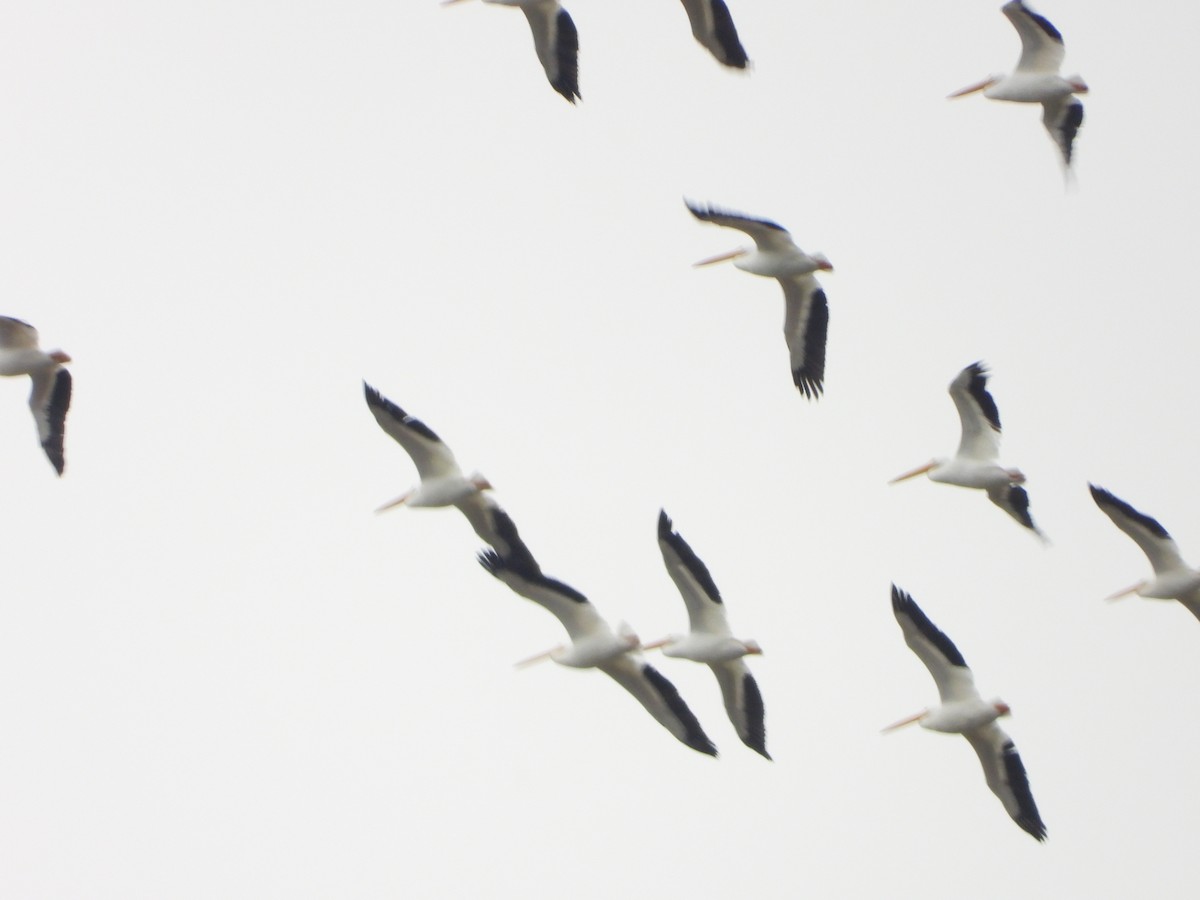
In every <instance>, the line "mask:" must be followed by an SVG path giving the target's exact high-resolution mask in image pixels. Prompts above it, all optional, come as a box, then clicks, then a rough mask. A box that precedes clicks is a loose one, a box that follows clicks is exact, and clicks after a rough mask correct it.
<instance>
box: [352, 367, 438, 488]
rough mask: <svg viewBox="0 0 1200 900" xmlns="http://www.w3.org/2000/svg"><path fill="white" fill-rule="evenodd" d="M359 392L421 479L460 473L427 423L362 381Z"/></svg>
mask: <svg viewBox="0 0 1200 900" xmlns="http://www.w3.org/2000/svg"><path fill="white" fill-rule="evenodd" d="M363 391H364V392H365V393H366V397H367V406H368V407H370V409H371V413H372V414H373V415H374V416H375V421H376V422H378V423H379V427H380V428H382V429H383V430H384V431H386V432H387V433H388V434H389V435H391V436H392V438H393V439H394V440H395V441H396V443H398V444H399V445H400V446H401V447H403V448H404V449H405V451H406V452H407V453H408V455H409V456H411V457H412V461H413V463H414V464H415V465H416V467H417V473H418V474H419V475H420V476H421V480H422V481H425V480H427V479H431V478H432V479H436V478H448V477H451V476H454V475H461V474H462V469H460V468H459V467H458V462H457V461H456V460H455V459H454V454H453V453H451V452H450V448H449V447H447V446H446V445H445V444H444V443H442V439H441V438H440V437H438V436H437V435H436V434H434V433H433V430H432V429H431V428H429V426H427V425H426V424H425V423H424V422H422V421H421V420H420V419H414V418H413V417H412V416H410V415H409V414H408V413H406V412H405V411H404V410H402V409H401V408H400V407H398V406H397V405H396V404H395V403H393V402H392V401H391V400H389V399H388V398H387V397H385V396H383V394H381V393H379V391H377V390H375V388H373V387H371V386H370V385H369V384H367V383H366V382H365V381H364V382H363Z"/></svg>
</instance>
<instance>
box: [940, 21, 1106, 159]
mask: <svg viewBox="0 0 1200 900" xmlns="http://www.w3.org/2000/svg"><path fill="white" fill-rule="evenodd" d="M1000 11H1001V12H1003V13H1004V15H1006V16H1008V21H1010V22H1012V23H1013V27H1014V28H1016V29H1017V34H1018V35H1019V36H1020V38H1021V58H1020V59H1019V60H1017V68H1016V70H1015V71H1014V72H1013V73H1012V74H1011V75H991V76H989V77H988V78H986V79H984V80H983V81H981V82H979V84H973V85H971V86H970V87H965V88H963V89H962V90H960V91H955V92H954V93H953V94H951V95H950V96H951V97H965V96H966V95H967V94H973V93H975V92H976V91H983V96H985V97H989V98H991V99H992V100H1008V101H1010V102H1012V103H1040V104H1042V124H1044V125H1045V126H1046V130H1047V131H1049V132H1050V137H1051V138H1052V139H1053V140H1054V143H1055V144H1056V145H1057V146H1058V149H1059V152H1060V153H1061V154H1062V159H1063V165H1064V166H1067V167H1069V166H1070V165H1071V148H1072V145H1073V144H1074V142H1075V133H1076V132H1077V131H1078V130H1079V126H1080V125H1082V124H1083V104H1082V103H1081V102H1080V101H1079V100H1078V99H1076V98H1075V96H1074V95H1075V94H1086V93H1087V90H1088V86H1087V84H1085V83H1084V81H1083V79H1082V78H1080V77H1079V76H1078V75H1072V76H1070V77H1069V78H1063V77H1062V76H1061V75H1059V74H1058V70H1059V68H1060V67H1061V66H1062V61H1063V55H1064V54H1065V52H1066V51H1065V49H1064V48H1063V38H1062V35H1061V34H1060V33H1059V31H1058V29H1057V28H1055V27H1054V26H1053V25H1051V24H1050V22H1049V21H1048V20H1047V19H1046V17H1045V16H1040V15H1038V14H1037V13H1035V12H1034V11H1033V10H1031V9H1030V8H1029V7H1027V6H1026V5H1025V4H1024V3H1023V2H1021V0H1012V2H1011V3H1005V4H1004V6H1003V7H1001V9H1000Z"/></svg>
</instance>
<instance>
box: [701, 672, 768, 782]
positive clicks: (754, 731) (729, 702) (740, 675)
mask: <svg viewBox="0 0 1200 900" xmlns="http://www.w3.org/2000/svg"><path fill="white" fill-rule="evenodd" d="M709 668H711V669H712V670H713V674H714V675H716V676H717V684H719V685H720V686H721V696H722V697H723V698H724V700H725V712H727V713H728V714H729V721H730V722H732V723H733V727H734V729H735V730H736V731H737V733H738V737H740V738H741V739H742V743H743V744H745V745H746V746H747V747H749V748H750V749H751V750H754V751H755V752H757V753H761V754H762V755H763V756H765V757H766V758H767V759H770V758H771V754H770V753H768V752H767V727H766V722H765V717H764V712H763V700H762V694H760V693H759V691H758V683H757V682H756V681H755V680H754V676H753V675H751V674H750V669H749V667H748V666H747V665H746V661H745V659H732V660H730V661H729V662H723V663H712V664H710V666H709Z"/></svg>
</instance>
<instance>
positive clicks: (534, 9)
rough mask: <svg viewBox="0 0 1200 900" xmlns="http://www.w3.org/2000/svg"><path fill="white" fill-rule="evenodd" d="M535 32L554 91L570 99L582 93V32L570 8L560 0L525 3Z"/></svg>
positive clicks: (540, 53) (541, 57) (527, 17)
mask: <svg viewBox="0 0 1200 900" xmlns="http://www.w3.org/2000/svg"><path fill="white" fill-rule="evenodd" d="M521 11H522V12H524V13H525V18H526V19H528V20H529V28H530V30H531V31H532V32H533V46H534V49H535V50H537V55H538V59H539V60H540V61H541V63H542V68H543V69H545V71H546V78H547V80H548V81H549V82H550V86H551V87H553V88H554V90H556V91H558V92H559V93H560V94H562V95H563V96H564V97H565V98H566V99H567V101H568V102H570V103H574V102H575V101H576V100H578V99H580V95H579V32H577V31H576V30H575V23H574V21H572V19H571V17H570V15H568V13H567V11H566V10H565V9H563V8H562V7H561V6H559V5H558V3H557V2H556V0H540V2H536V3H523V4H521Z"/></svg>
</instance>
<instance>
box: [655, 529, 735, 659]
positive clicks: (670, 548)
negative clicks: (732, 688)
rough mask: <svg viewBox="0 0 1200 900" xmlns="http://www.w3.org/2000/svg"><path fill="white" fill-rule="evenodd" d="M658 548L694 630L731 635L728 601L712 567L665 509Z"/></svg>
mask: <svg viewBox="0 0 1200 900" xmlns="http://www.w3.org/2000/svg"><path fill="white" fill-rule="evenodd" d="M658 548H659V549H660V550H661V551H662V557H663V563H664V564H665V565H666V567H667V574H668V575H670V576H671V580H672V581H674V582H675V587H677V588H678V589H679V593H680V595H681V596H682V597H683V602H684V605H685V606H687V611H688V622H689V623H690V627H691V630H692V631H694V632H695V631H702V632H704V633H706V634H715V635H721V636H723V637H729V636H731V635H732V632H731V631H730V630H729V623H728V622H727V621H726V620H725V604H724V602H723V601H722V600H721V592H720V591H719V590H717V585H716V582H714V581H713V579H712V575H710V574H709V572H708V567H707V566H706V565H704V563H703V561H702V560H701V559H700V557H698V556H697V555H696V553H695V551H694V550H692V548H691V546H689V545H688V542H687V541H685V540H684V539H683V538H682V537H681V536H680V535H679V532H677V531H674V530H673V529H672V527H671V520H670V518H669V517H668V516H667V514H666V512H665V511H662V510H660V511H659V514H658Z"/></svg>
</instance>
